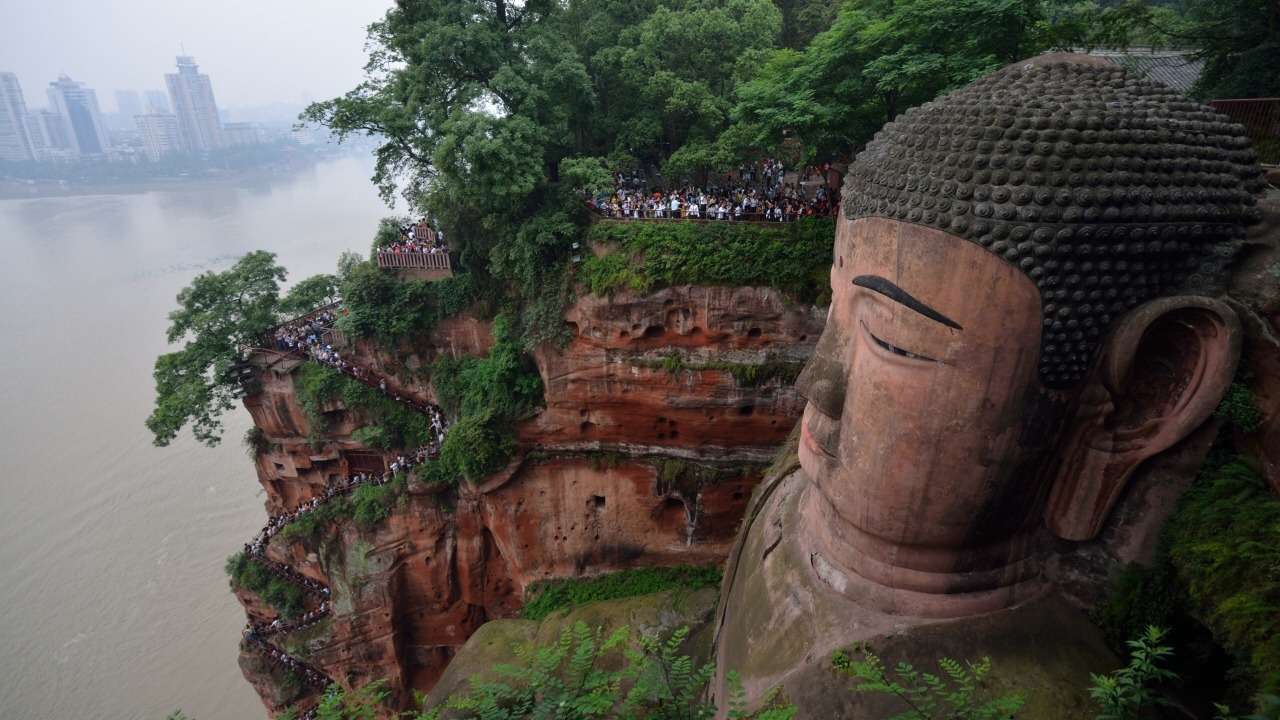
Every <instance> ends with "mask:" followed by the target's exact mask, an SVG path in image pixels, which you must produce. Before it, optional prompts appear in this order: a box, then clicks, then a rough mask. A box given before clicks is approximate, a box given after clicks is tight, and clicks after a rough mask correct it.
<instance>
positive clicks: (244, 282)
mask: <svg viewBox="0 0 1280 720" xmlns="http://www.w3.org/2000/svg"><path fill="white" fill-rule="evenodd" d="M284 279H285V270H284V268H283V267H280V266H279V265H277V264H276V262H275V255H274V254H272V253H269V252H266V251H262V250H259V251H256V252H251V253H249V254H248V255H245V256H244V257H242V258H240V260H239V261H237V262H236V264H235V265H233V266H232V267H231V268H230V269H228V270H225V271H223V272H206V273H204V274H202V275H199V276H198V277H196V279H195V280H193V281H192V283H191V285H189V286H188V287H186V288H184V289H183V290H182V292H180V293H178V309H177V310H174V311H173V312H171V313H170V314H169V329H168V332H167V337H168V340H169V342H170V343H177V342H179V341H183V340H185V341H186V342H185V344H184V345H183V347H182V349H181V350H178V351H176V352H171V353H166V354H164V355H161V356H160V357H159V358H158V359H157V360H156V365H155V372H154V377H155V381H156V400H155V408H154V409H153V410H152V413H151V416H150V417H148V418H147V428H148V429H149V430H150V431H151V432H152V435H153V436H154V441H155V444H156V445H158V446H165V445H168V444H169V443H170V442H171V441H172V440H173V439H174V438H175V437H177V435H178V432H179V431H180V430H182V428H183V427H185V426H186V425H188V424H189V425H191V429H192V433H193V434H194V435H195V438H196V439H197V440H199V441H200V442H203V443H205V444H206V445H210V446H213V445H217V444H218V442H219V441H220V440H221V439H222V414H223V413H225V412H226V411H227V410H230V409H231V408H232V407H233V406H234V404H233V401H234V399H235V396H234V394H233V391H234V390H235V389H236V387H237V379H236V378H235V377H234V376H233V374H232V373H233V370H234V368H235V366H236V365H237V363H238V362H240V361H241V360H242V359H243V355H242V348H247V347H251V346H254V345H257V344H259V338H260V337H261V336H262V334H263V333H264V332H266V330H267V329H268V328H270V327H271V326H272V325H273V324H274V323H275V322H276V319H277V309H278V307H279V290H280V283H281V282H283V281H284Z"/></svg>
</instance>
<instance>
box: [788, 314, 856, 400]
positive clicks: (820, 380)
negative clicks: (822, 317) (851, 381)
mask: <svg viewBox="0 0 1280 720" xmlns="http://www.w3.org/2000/svg"><path fill="white" fill-rule="evenodd" d="M842 349H843V342H842V341H841V339H840V336H839V333H836V332H832V331H831V329H830V326H828V329H827V330H826V331H825V332H823V333H822V337H821V338H820V339H819V340H818V345H817V347H815V348H814V350H813V357H812V358H810V360H809V364H808V365H805V367H804V370H803V371H801V373H800V376H799V377H797V378H796V391H797V392H799V393H800V396H801V397H803V398H804V399H805V400H808V401H809V403H810V404H812V405H813V406H814V407H815V408H817V409H818V410H819V411H821V412H822V414H824V415H826V416H828V417H830V418H839V417H840V414H841V412H843V410H844V392H845V387H846V384H847V381H846V377H845V368H844V361H843V352H842Z"/></svg>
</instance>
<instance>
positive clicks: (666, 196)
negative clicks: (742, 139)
mask: <svg viewBox="0 0 1280 720" xmlns="http://www.w3.org/2000/svg"><path fill="white" fill-rule="evenodd" d="M826 169H827V168H826V167H825V166H824V167H822V168H815V167H806V168H805V169H804V171H803V173H801V174H799V175H797V176H796V178H795V182H786V172H785V170H784V168H783V165H782V163H781V162H780V161H777V160H765V161H763V162H760V163H757V164H754V165H747V166H744V167H742V168H741V169H739V170H738V171H737V172H735V173H729V174H727V175H725V176H723V177H720V178H718V179H717V180H716V181H714V182H711V183H708V184H707V185H705V186H694V185H686V186H683V187H677V188H672V189H667V190H659V189H653V188H651V187H649V186H648V183H646V182H645V180H644V179H643V178H640V177H638V176H631V177H627V176H625V175H618V176H616V177H615V178H614V189H613V192H612V193H610V194H607V195H601V196H597V197H595V198H591V199H589V200H588V201H587V202H588V205H590V206H591V207H592V208H593V209H595V210H596V211H597V212H599V213H601V214H602V215H605V216H606V217H613V218H620V219H692V220H754V221H769V222H791V221H793V220H798V219H800V218H802V217H816V216H825V215H830V214H831V212H832V195H831V192H830V191H829V190H828V188H827V185H826ZM815 175H816V176H817V177H818V178H820V179H821V181H820V182H812V181H811V178H813V177H814V176H815ZM810 185H813V186H815V187H812V188H811V187H809V186H810Z"/></svg>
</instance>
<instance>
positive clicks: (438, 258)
mask: <svg viewBox="0 0 1280 720" xmlns="http://www.w3.org/2000/svg"><path fill="white" fill-rule="evenodd" d="M378 267H380V268H384V269H393V270H399V269H402V268H415V269H423V270H452V269H453V266H452V265H451V264H450V263H449V253H447V252H439V253H424V252H409V253H401V252H390V251H387V250H379V251H378Z"/></svg>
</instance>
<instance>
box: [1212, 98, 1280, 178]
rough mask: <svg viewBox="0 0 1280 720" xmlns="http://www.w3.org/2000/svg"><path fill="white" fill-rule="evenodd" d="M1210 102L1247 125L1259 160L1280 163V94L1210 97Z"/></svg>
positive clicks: (1225, 113)
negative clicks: (1261, 96)
mask: <svg viewBox="0 0 1280 720" xmlns="http://www.w3.org/2000/svg"><path fill="white" fill-rule="evenodd" d="M1209 105H1210V107H1212V108H1213V109H1214V110H1217V111H1218V112H1220V113H1223V114H1224V115H1226V116H1227V117H1229V118H1231V119H1232V120H1233V121H1234V122H1238V123H1240V124H1241V125H1243V126H1244V128H1245V132H1247V133H1248V134H1249V139H1250V140H1252V141H1253V148H1254V150H1255V151H1256V152H1257V153H1258V159H1259V160H1261V161H1262V162H1264V163H1280V98H1238V99H1229V100H1210V101H1209Z"/></svg>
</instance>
